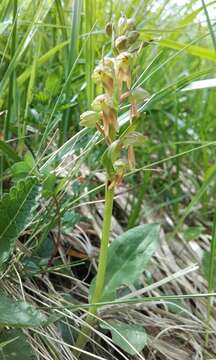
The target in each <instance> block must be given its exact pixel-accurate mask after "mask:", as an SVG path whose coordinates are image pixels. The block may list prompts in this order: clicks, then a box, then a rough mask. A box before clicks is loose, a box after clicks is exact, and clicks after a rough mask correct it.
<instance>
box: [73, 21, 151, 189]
mask: <svg viewBox="0 0 216 360" xmlns="http://www.w3.org/2000/svg"><path fill="white" fill-rule="evenodd" d="M105 30H106V33H107V35H108V36H110V37H111V43H112V53H113V57H104V58H103V59H102V60H101V61H100V62H99V64H98V65H97V66H96V67H95V69H94V71H93V74H92V79H93V81H94V82H95V83H96V84H100V85H101V86H102V88H103V91H104V93H103V94H101V95H99V96H97V97H96V98H95V99H94V100H93V102H92V104H91V107H92V110H89V111H86V112H84V113H83V114H82V115H81V116H80V124H81V125H82V126H86V127H89V128H92V127H96V128H97V129H98V130H99V131H100V132H101V134H102V135H103V137H104V139H105V141H106V143H107V144H109V147H111V148H110V149H109V148H108V149H107V154H106V156H105V157H104V159H105V167H106V168H107V173H108V175H109V178H113V181H114V182H116V183H118V182H119V178H122V176H123V173H124V171H125V169H126V167H127V166H129V167H130V168H132V167H134V165H135V156H134V150H133V146H134V145H136V139H137V138H139V142H140V139H142V141H143V136H142V135H141V134H140V136H138V135H137V134H138V133H135V132H131V133H130V134H127V135H125V137H124V136H123V137H122V135H121V136H120V135H119V134H118V130H119V125H118V116H117V114H118V109H119V105H120V103H121V102H122V101H124V100H125V99H128V100H129V102H130V104H131V120H130V123H131V124H132V122H133V119H134V118H136V117H138V115H139V114H138V111H137V104H139V103H140V102H142V101H144V100H146V98H147V97H148V94H147V92H146V91H145V90H144V89H142V88H135V89H133V90H132V89H131V85H132V68H133V61H134V58H135V56H134V55H135V54H136V52H137V50H138V49H139V47H138V48H136V44H137V40H138V38H139V32H138V31H137V30H136V26H135V23H134V21H133V19H128V18H127V17H126V16H125V15H122V16H121V18H120V19H119V21H118V23H117V24H112V23H108V24H107V25H106V29H105ZM131 131H132V130H131ZM129 135H130V136H129ZM131 139H133V141H132V140H131ZM116 141H117V142H118V147H117V148H115V146H114V145H115V142H116ZM112 144H114V145H112ZM124 148H126V149H128V161H127V166H126V165H125V164H126V163H125V160H124V159H123V160H122V159H121V150H122V149H124ZM113 149H114V150H113ZM116 149H118V151H117V150H116ZM113 151H117V152H116V154H117V155H116V156H117V158H116V156H114V157H113V155H112V156H111V157H110V158H109V154H113ZM109 162H110V164H111V165H110V164H108V163H109ZM107 164H108V165H107ZM117 178H118V180H114V179H117Z"/></svg>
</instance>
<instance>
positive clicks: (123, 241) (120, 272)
mask: <svg viewBox="0 0 216 360" xmlns="http://www.w3.org/2000/svg"><path fill="white" fill-rule="evenodd" d="M159 232H160V226H159V225H158V224H146V225H139V226H137V227H135V228H133V229H130V230H128V231H127V232H125V233H124V234H122V235H121V236H119V237H117V238H116V239H115V240H113V242H112V244H111V245H110V247H109V251H108V259H107V267H106V276H105V282H104V283H105V286H104V291H103V295H102V298H101V301H107V300H108V301H109V300H113V299H115V292H116V290H117V289H118V288H119V287H120V286H121V285H126V284H132V283H134V282H135V281H136V280H137V279H138V278H139V276H140V275H141V274H142V272H143V271H144V270H145V269H146V266H147V264H148V262H149V260H150V259H151V257H152V256H153V254H154V252H155V250H156V249H157V247H158V245H159ZM94 283H95V279H94V280H93V282H92V285H91V287H90V294H92V292H93V288H94Z"/></svg>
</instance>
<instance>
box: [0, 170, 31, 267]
mask: <svg viewBox="0 0 216 360" xmlns="http://www.w3.org/2000/svg"><path fill="white" fill-rule="evenodd" d="M37 195H38V186H37V179H36V178H35V177H29V178H27V179H26V180H22V181H20V182H19V183H18V184H17V185H16V186H15V187H13V188H12V189H11V190H10V192H9V194H7V195H5V196H4V197H3V198H2V200H1V202H0V219H1V221H0V266H1V265H2V264H3V263H4V262H6V261H7V260H8V258H9V256H10V255H11V254H12V252H13V250H14V247H15V242H16V240H17V238H18V236H19V235H20V234H21V232H22V231H23V230H24V229H25V228H26V226H27V225H28V224H29V222H30V221H31V218H32V210H33V208H34V207H35V206H36V204H37V200H36V198H37Z"/></svg>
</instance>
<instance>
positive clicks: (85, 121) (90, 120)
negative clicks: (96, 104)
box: [80, 110, 100, 128]
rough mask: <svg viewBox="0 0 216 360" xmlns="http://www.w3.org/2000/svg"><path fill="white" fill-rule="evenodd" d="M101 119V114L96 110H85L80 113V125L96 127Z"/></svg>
mask: <svg viewBox="0 0 216 360" xmlns="http://www.w3.org/2000/svg"><path fill="white" fill-rule="evenodd" d="M99 120H100V116H99V114H98V113H97V112H96V111H91V110H89V111H85V112H84V113H82V114H81V115H80V125H81V126H85V127H87V128H94V127H95V125H96V123H97V122H98V121H99Z"/></svg>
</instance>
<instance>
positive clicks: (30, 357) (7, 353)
mask: <svg viewBox="0 0 216 360" xmlns="http://www.w3.org/2000/svg"><path fill="white" fill-rule="evenodd" d="M2 342H4V346H3V347H0V357H1V359H3V360H12V359H13V360H24V359H25V360H36V356H35V355H34V354H33V352H32V349H31V346H30V345H29V343H28V341H27V337H26V336H25V334H24V333H23V332H22V331H21V330H17V329H10V330H4V332H2V333H0V343H2Z"/></svg>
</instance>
